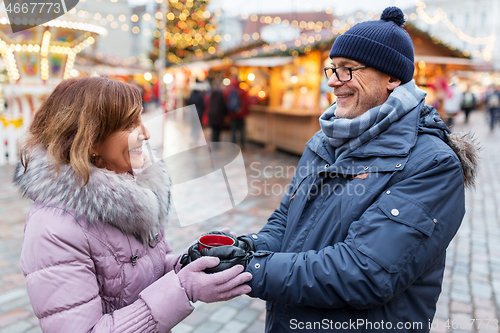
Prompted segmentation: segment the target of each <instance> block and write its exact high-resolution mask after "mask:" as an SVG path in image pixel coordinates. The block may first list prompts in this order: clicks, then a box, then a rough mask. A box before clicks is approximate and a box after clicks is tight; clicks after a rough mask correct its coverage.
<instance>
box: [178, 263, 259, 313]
mask: <svg viewBox="0 0 500 333" xmlns="http://www.w3.org/2000/svg"><path fill="white" fill-rule="evenodd" d="M218 264H219V258H215V257H202V258H199V259H198V260H195V261H193V262H192V263H190V264H189V265H187V266H186V267H184V268H183V269H182V270H181V271H179V273H178V274H177V276H178V277H179V281H180V283H181V286H182V287H183V288H184V289H185V290H186V294H187V296H188V298H189V299H190V300H191V301H192V302H196V301H202V302H205V303H212V302H220V301H227V300H230V299H231V298H234V297H236V296H240V295H243V294H248V293H249V292H250V291H252V288H250V286H248V285H246V284H243V283H245V282H248V281H250V280H251V279H252V275H251V274H250V273H248V272H245V273H242V272H243V270H244V268H243V266H241V265H236V266H234V267H232V268H230V269H227V270H225V271H222V272H218V273H213V274H207V273H204V272H203V270H204V269H206V268H211V267H215V266H217V265H218Z"/></svg>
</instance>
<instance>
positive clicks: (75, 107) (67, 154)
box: [19, 77, 142, 186]
mask: <svg viewBox="0 0 500 333" xmlns="http://www.w3.org/2000/svg"><path fill="white" fill-rule="evenodd" d="M141 110H142V98H141V94H140V92H139V90H138V89H137V88H135V87H133V86H132V85H129V84H127V83H123V82H119V81H116V80H111V79H108V78H103V77H85V78H74V79H69V80H65V81H62V82H61V83H60V84H59V85H57V87H56V88H55V90H54V91H53V92H52V94H51V95H50V96H49V97H48V98H47V100H46V101H45V102H44V103H43V104H42V106H41V107H40V108H39V109H38V110H37V111H36V112H35V115H34V118H33V122H32V123H31V125H30V128H29V131H28V137H27V139H26V140H25V141H24V143H23V145H22V147H21V149H20V153H19V155H20V159H21V164H22V165H23V166H24V168H25V170H26V169H27V167H28V163H29V160H30V154H31V152H32V151H33V150H35V149H37V148H39V147H42V148H45V149H46V150H47V156H48V157H49V159H50V160H51V161H52V162H53V163H54V166H55V168H56V171H57V173H58V172H59V164H61V163H63V164H67V163H70V164H71V167H72V168H73V170H74V171H75V172H76V174H77V175H78V177H80V179H81V180H82V181H83V186H85V185H87V183H88V181H89V177H90V163H91V162H90V159H91V156H92V153H93V151H94V150H95V149H96V148H97V147H98V146H99V144H101V143H102V142H103V141H104V140H105V139H106V138H107V137H108V136H109V135H111V134H112V133H114V132H116V131H118V130H120V129H123V128H125V127H127V126H128V125H129V124H131V123H132V122H134V121H135V120H136V119H137V118H138V117H139V115H140V113H141Z"/></svg>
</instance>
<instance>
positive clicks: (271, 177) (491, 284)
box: [0, 112, 500, 333]
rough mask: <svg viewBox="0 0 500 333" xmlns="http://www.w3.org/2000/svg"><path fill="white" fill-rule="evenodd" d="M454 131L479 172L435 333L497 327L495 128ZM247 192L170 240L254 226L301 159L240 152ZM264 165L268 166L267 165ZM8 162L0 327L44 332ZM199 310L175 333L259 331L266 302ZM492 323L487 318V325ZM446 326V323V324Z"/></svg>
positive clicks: (498, 138) (476, 120)
mask: <svg viewBox="0 0 500 333" xmlns="http://www.w3.org/2000/svg"><path fill="white" fill-rule="evenodd" d="M456 123H457V125H456V126H455V128H454V130H456V131H469V130H470V131H472V132H473V133H475V136H476V137H477V139H478V140H479V141H480V143H481V146H482V151H481V158H482V159H481V170H480V173H479V177H478V182H477V186H476V188H475V190H470V191H467V194H466V199H467V214H466V216H465V218H464V221H463V224H462V227H461V228H460V230H459V232H458V234H457V236H456V237H455V239H454V240H453V242H452V243H451V245H450V247H449V250H448V253H447V266H446V271H445V276H444V282H443V292H442V294H441V296H440V298H439V301H438V308H437V312H436V318H435V320H434V322H433V323H432V325H433V329H432V332H435V333H439V332H456V333H459V332H499V330H498V328H497V327H498V326H495V323H498V321H497V322H494V320H498V319H499V316H500V225H499V223H500V181H499V177H498V176H497V175H498V172H496V171H497V168H498V167H500V149H498V146H499V145H500V128H497V131H496V133H490V132H489V129H488V127H487V125H486V121H485V118H484V113H482V112H475V113H473V114H472V115H471V119H470V123H471V125H470V126H465V125H463V124H462V123H463V119H461V118H459V119H457V120H456ZM243 156H244V159H245V164H246V167H247V176H248V178H249V187H250V193H249V195H248V197H247V198H246V199H245V200H244V201H243V202H242V203H241V204H240V205H238V206H237V207H236V208H235V209H233V210H231V211H229V212H227V213H225V214H223V215H221V216H218V217H216V218H212V219H210V220H208V221H206V222H202V223H198V224H194V225H190V226H187V227H184V228H181V227H179V226H177V225H176V223H170V225H169V227H168V229H167V238H168V240H169V242H170V243H171V245H172V247H173V249H174V251H176V252H177V253H179V252H182V251H183V250H184V249H185V248H186V247H187V246H188V245H189V244H190V243H191V242H192V241H193V239H194V238H196V237H197V236H198V235H200V234H202V233H204V232H207V231H210V230H216V229H219V228H222V227H230V228H231V230H232V231H234V232H236V233H237V234H242V233H250V232H256V231H258V230H259V229H260V228H261V227H262V226H263V225H264V224H265V222H266V219H267V218H268V217H269V215H270V214H271V213H272V211H273V210H274V209H275V208H276V207H277V205H278V204H279V201H280V199H281V196H282V194H283V190H282V189H283V188H284V187H285V186H286V185H287V184H288V182H289V180H290V178H291V176H292V175H293V170H294V166H295V165H296V163H297V162H298V157H296V156H292V155H288V154H286V153H281V152H269V151H266V150H264V149H261V148H259V147H258V146H249V147H248V148H247V149H246V150H245V151H244V154H243ZM264 168H265V169H264ZM13 170H14V169H13V167H11V166H7V167H0V332H2V333H24V332H30V333H34V332H41V330H40V328H39V326H38V320H37V318H36V317H35V316H34V315H33V310H32V308H31V305H30V302H29V298H28V294H27V292H26V289H25V286H24V277H23V275H22V273H21V269H20V266H19V257H20V251H21V244H22V240H23V228H24V221H25V218H26V215H27V213H28V211H29V209H30V207H31V202H30V200H28V199H23V198H21V196H20V195H19V193H18V192H17V190H16V189H15V188H14V187H13V185H12V183H11V175H12V172H13ZM195 305H196V310H195V311H194V312H193V314H191V315H190V316H189V317H188V318H186V319H185V320H184V321H183V322H182V323H180V324H179V325H177V327H175V328H174V329H173V333H188V332H189V333H191V332H193V333H210V332H223V333H226V332H228V333H239V332H247V333H251V332H256V333H257V332H263V331H264V318H265V305H264V302H263V301H261V300H258V299H251V298H249V297H247V296H242V297H239V298H236V299H233V300H231V301H229V302H226V303H213V304H204V303H200V302H198V303H196V304H195ZM474 319H475V321H474V322H473V320H474ZM488 321H489V323H488ZM447 326H449V327H447Z"/></svg>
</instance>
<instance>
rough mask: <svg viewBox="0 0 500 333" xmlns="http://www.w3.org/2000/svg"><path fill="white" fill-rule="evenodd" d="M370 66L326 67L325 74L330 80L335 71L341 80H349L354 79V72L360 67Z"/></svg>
mask: <svg viewBox="0 0 500 333" xmlns="http://www.w3.org/2000/svg"><path fill="white" fill-rule="evenodd" d="M364 68H368V66H359V67H325V68H324V70H325V75H326V78H327V79H328V80H330V78H331V77H332V75H333V73H335V75H336V76H337V79H338V80H339V81H341V82H347V81H351V80H352V72H353V71H357V70H358V69H364Z"/></svg>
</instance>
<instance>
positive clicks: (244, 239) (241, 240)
mask: <svg viewBox="0 0 500 333" xmlns="http://www.w3.org/2000/svg"><path fill="white" fill-rule="evenodd" d="M235 245H236V246H237V247H239V248H242V249H243V250H245V251H247V252H257V248H256V247H255V244H254V242H253V239H251V238H250V237H248V236H238V237H237V238H236V244H235Z"/></svg>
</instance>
